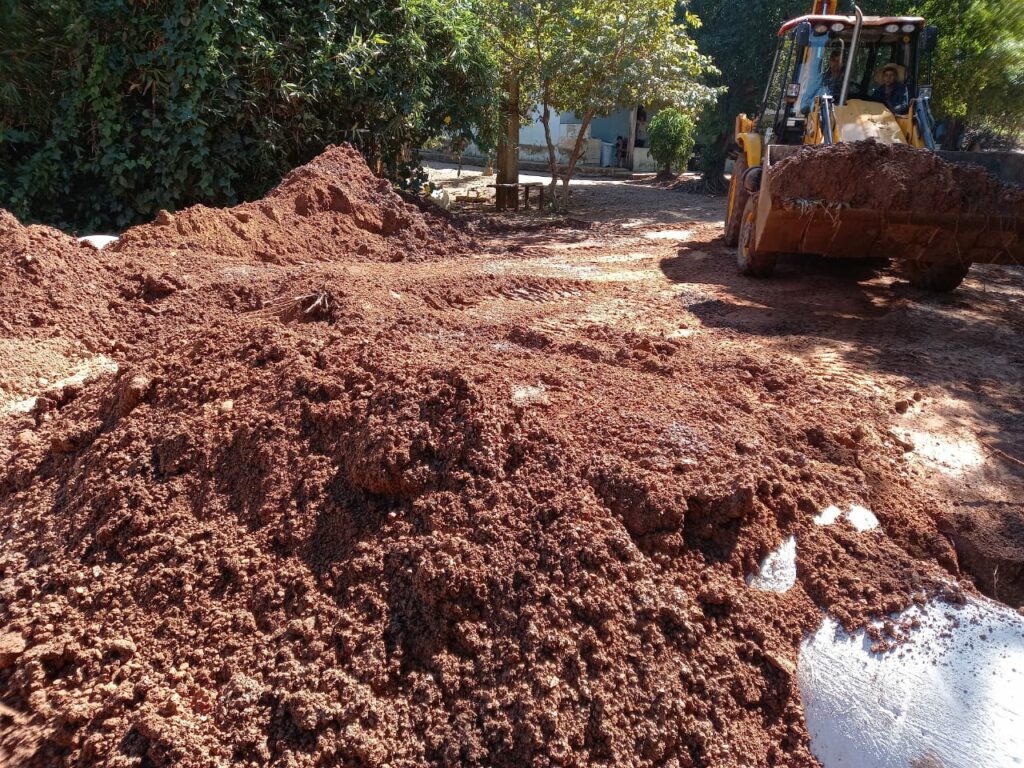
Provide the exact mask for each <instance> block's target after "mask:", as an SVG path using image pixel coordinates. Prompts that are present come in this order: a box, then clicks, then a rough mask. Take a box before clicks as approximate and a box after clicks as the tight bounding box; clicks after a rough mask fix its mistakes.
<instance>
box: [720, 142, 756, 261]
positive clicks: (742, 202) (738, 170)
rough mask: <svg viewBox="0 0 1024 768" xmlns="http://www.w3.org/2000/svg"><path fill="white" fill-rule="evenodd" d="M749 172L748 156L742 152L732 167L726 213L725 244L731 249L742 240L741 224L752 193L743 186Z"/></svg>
mask: <svg viewBox="0 0 1024 768" xmlns="http://www.w3.org/2000/svg"><path fill="white" fill-rule="evenodd" d="M746 170H747V156H746V155H745V154H744V153H743V151H742V149H741V150H740V154H739V156H738V157H737V158H736V162H735V163H733V166H732V179H731V180H730V181H729V203H728V207H727V208H726V213H725V244H726V245H728V246H729V247H730V248H733V247H735V246H736V243H737V242H739V239H740V223H741V222H742V219H743V208H744V207H745V206H746V204H747V198H749V197H750V193H749V192H747V188H746V187H744V186H743V174H744V173H746Z"/></svg>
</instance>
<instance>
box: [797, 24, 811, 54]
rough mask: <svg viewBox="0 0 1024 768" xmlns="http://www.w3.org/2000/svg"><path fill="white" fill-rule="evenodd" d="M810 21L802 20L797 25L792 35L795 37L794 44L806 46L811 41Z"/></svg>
mask: <svg viewBox="0 0 1024 768" xmlns="http://www.w3.org/2000/svg"><path fill="white" fill-rule="evenodd" d="M811 32H812V30H811V23H810V22H809V21H802V22H800V24H798V25H797V28H796V32H795V33H794V37H795V38H796V44H797V45H799V46H800V47H802V48H806V47H807V46H808V45H810V43H811Z"/></svg>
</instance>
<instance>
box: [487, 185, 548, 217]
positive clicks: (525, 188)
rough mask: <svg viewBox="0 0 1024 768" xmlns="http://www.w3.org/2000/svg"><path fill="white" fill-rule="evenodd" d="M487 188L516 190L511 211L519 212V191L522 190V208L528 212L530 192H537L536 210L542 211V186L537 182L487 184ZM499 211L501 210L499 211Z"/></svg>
mask: <svg viewBox="0 0 1024 768" xmlns="http://www.w3.org/2000/svg"><path fill="white" fill-rule="evenodd" d="M487 186H488V187H494V188H495V189H515V190H516V197H515V200H516V204H515V207H514V208H513V209H512V210H515V211H518V210H519V190H520V189H521V190H523V208H524V209H525V210H527V211H528V210H530V190H531V189H536V190H537V210H544V184H542V183H541V182H539V181H526V182H519V183H516V184H488V185H487ZM499 210H501V209H499Z"/></svg>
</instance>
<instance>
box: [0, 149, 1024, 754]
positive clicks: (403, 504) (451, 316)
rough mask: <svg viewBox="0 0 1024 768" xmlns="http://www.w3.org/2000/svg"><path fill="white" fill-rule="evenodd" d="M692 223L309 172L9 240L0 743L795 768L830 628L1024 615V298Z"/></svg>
mask: <svg viewBox="0 0 1024 768" xmlns="http://www.w3.org/2000/svg"><path fill="white" fill-rule="evenodd" d="M451 175H452V174H451V172H450V171H447V170H444V169H442V170H440V171H439V176H442V177H443V176H448V177H450V176H451ZM467 180H468V181H470V182H471V183H472V184H476V185H479V184H480V183H481V181H480V180H474V179H473V176H472V174H471V175H470V176H469V177H468V179H467ZM721 218H722V201H721V200H720V199H715V198H705V197H700V196H693V195H688V194H685V193H682V192H678V191H672V190H669V189H661V188H657V187H655V186H653V185H651V184H643V183H623V182H581V183H580V184H578V185H576V186H575V188H574V198H573V215H572V217H571V218H570V219H553V218H551V217H549V216H547V215H543V214H533V215H511V214H510V215H508V216H505V217H503V218H500V219H497V218H495V217H493V216H491V215H490V214H487V213H486V212H484V211H482V210H477V211H476V212H471V213H470V214H469V216H468V221H467V222H465V223H464V224H460V223H458V222H456V223H455V224H454V225H452V224H448V223H445V222H443V221H438V220H436V219H434V218H431V217H429V216H423V215H422V214H420V212H419V211H418V210H416V209H414V208H412V207H411V206H405V205H403V204H401V203H400V202H399V201H398V200H397V198H396V197H395V196H394V195H393V194H391V193H390V191H388V189H387V185H386V184H383V185H382V184H381V183H380V182H379V181H378V180H376V179H373V178H372V176H370V174H369V172H368V170H367V169H366V167H365V164H363V163H362V161H361V159H359V158H358V156H357V155H356V154H355V153H354V152H352V151H350V150H347V149H335V150H331V151H329V152H328V153H325V155H324V156H322V157H321V158H319V159H318V160H316V161H314V163H312V164H310V166H308V167H306V168H304V169H300V171H297V172H296V173H294V174H292V175H291V176H289V177H288V178H287V179H286V180H285V182H283V183H282V185H281V186H280V187H279V188H278V189H277V190H275V191H274V192H273V193H271V194H270V195H268V197H267V198H266V199H265V200H263V201H257V202H254V203H249V204H246V205H243V206H239V207H237V208H235V209H231V210H228V211H214V210H209V209H202V208H198V207H197V208H194V209H190V210H189V211H185V212H178V213H176V214H173V215H171V214H166V215H163V216H161V217H160V218H159V219H158V220H157V221H156V222H154V223H153V224H151V225H146V226H144V227H139V228H136V229H134V230H131V231H130V232H129V233H126V234H125V236H124V237H123V238H122V240H121V242H119V243H118V244H117V245H116V246H115V247H114V248H113V249H111V250H109V251H106V250H105V251H101V252H94V251H89V250H86V249H81V248H79V247H78V246H77V244H76V243H75V242H74V241H73V240H70V239H69V238H65V237H63V236H61V235H60V234H59V233H55V232H53V231H49V230H36V229H26V228H24V227H21V226H20V225H18V224H17V222H14V221H13V220H12V219H10V217H7V218H6V219H0V225H2V226H0V245H3V246H4V249H3V252H2V253H0V257H3V258H6V259H7V261H5V262H3V265H2V266H3V268H4V269H5V270H6V271H5V275H6V276H7V277H8V278H9V279H5V282H4V283H3V284H0V324H2V326H0V327H3V329H4V331H5V333H6V336H5V337H4V340H3V345H4V346H2V347H0V383H2V385H3V388H2V390H0V395H2V397H3V398H4V400H3V401H2V403H0V407H3V408H4V411H5V416H6V418H5V419H4V420H3V421H2V422H0V534H2V536H3V539H4V543H5V545H6V546H5V547H4V549H3V550H2V551H0V704H2V705H3V708H2V709H0V761H2V760H3V759H8V760H9V761H11V762H13V763H15V764H19V765H27V766H43V765H46V766H52V765H104V766H127V765H151V766H164V765H172V764H173V765H177V766H181V765H185V766H192V765H195V766H200V765H202V766H207V765H228V764H231V765H253V766H255V765H261V766H262V765H289V766H293V765H294V766H315V765H324V764H346V765H348V764H351V765H371V766H378V767H380V768H383V766H385V765H388V766H419V765H425V764H429V765H480V766H483V765H488V766H499V765H500V766H506V765H507V766H521V765H536V766H550V765H574V766H585V765H598V764H602V765H616V766H620V765H621V766H655V765H659V766H660V765H665V766H695V765H700V766H704V765H708V766H710V765H714V766H740V765H757V766H768V765H791V766H805V765H808V764H813V757H812V756H811V754H810V752H809V741H808V734H807V731H806V727H805V723H804V719H803V710H802V705H801V701H800V695H799V692H798V690H797V688H796V686H795V684H794V679H793V678H794V670H795V664H796V660H797V652H798V648H799V646H800V643H801V641H802V639H803V638H804V637H805V635H806V634H807V633H808V632H811V631H814V630H816V629H817V628H818V627H819V626H820V624H821V620H822V614H823V612H825V613H827V614H828V615H830V616H831V617H833V618H834V619H836V620H837V621H839V622H840V623H842V624H843V625H845V626H847V627H849V628H852V627H857V626H863V625H864V624H865V623H866V622H867V621H868V620H869V619H870V618H872V617H877V616H879V615H883V614H888V613H892V612H895V611H898V610H901V609H902V608H905V607H907V606H908V605H911V604H914V603H920V602H923V601H925V600H927V599H931V598H937V599H945V600H949V601H956V600H958V599H960V598H961V597H962V595H963V593H964V592H971V591H972V590H973V589H974V587H973V586H972V583H971V581H970V579H969V578H966V577H965V575H966V574H969V575H973V576H974V577H975V578H976V580H977V583H978V586H979V588H981V589H982V590H984V591H987V592H989V593H990V594H993V595H996V596H998V598H999V599H1001V600H1004V601H1005V602H1007V603H1009V604H1011V605H1014V606H1017V605H1019V604H1020V602H1021V599H1022V597H1021V586H1022V583H1021V571H1020V563H1021V560H1022V558H1021V551H1020V547H1021V542H1022V541H1024V537H1022V536H1021V535H1020V534H1021V531H1020V521H1021V518H1022V510H1021V507H1020V499H1021V498H1024V494H1022V493H1021V490H1022V478H1024V475H1022V473H1021V468H1020V467H1019V466H1018V465H1017V464H1016V463H1014V462H1015V461H1016V459H1017V458H1020V456H1021V454H1022V453H1024V431H1022V430H1024V424H1022V419H1021V410H1022V406H1024V403H1022V399H1021V398H1022V392H1021V389H1020V378H1021V377H1020V374H1021V371H1022V370H1024V359H1022V357H1021V355H1022V352H1021V348H1020V345H1019V343H1018V342H1017V337H1018V335H1019V330H1020V328H1021V325H1022V323H1021V320H1022V319H1024V318H1022V314H1024V307H1022V303H1021V301H1020V297H1021V293H1022V279H1021V275H1020V274H1019V273H1013V272H1012V271H1010V270H1004V269H989V270H986V271H979V272H978V273H977V274H976V275H974V276H973V277H972V278H971V279H970V280H969V281H968V282H967V283H966V285H965V287H964V288H962V289H961V290H960V291H958V292H956V293H955V294H952V295H951V296H947V297H934V296H927V295H924V294H921V293H919V292H917V291H912V290H910V289H909V288H907V287H906V286H905V285H904V284H902V283H900V282H899V281H898V280H897V279H896V278H894V277H891V276H887V275H875V276H868V277H867V278H866V279H861V280H858V275H856V274H855V271H856V270H855V269H854V268H851V267H849V266H844V265H828V264H822V263H819V262H815V261H813V260H802V261H799V262H784V263H783V264H782V265H781V268H780V270H779V276H778V277H777V278H776V279H773V280H771V281H767V282H754V281H750V280H747V279H743V278H740V277H738V276H736V275H735V270H734V268H733V265H732V260H731V256H730V254H729V253H728V251H727V250H726V249H725V248H724V247H723V246H722V244H721V239H720V236H721V232H722V222H721ZM861 277H862V276H861ZM1015 457H1016V458H1015ZM839 508H842V509H847V510H849V514H847V515H846V516H845V517H844V516H841V515H839V512H840V509H839ZM830 510H834V511H835V514H833V513H831V512H830ZM855 510H859V511H858V512H857V514H856V515H854V511H855ZM787 548H788V549H789V551H791V552H792V553H793V557H794V558H795V564H794V565H793V567H792V569H787V568H781V569H779V571H780V572H779V573H769V571H771V570H772V569H771V568H768V567H767V566H766V565H765V564H766V563H767V562H769V560H766V558H769V555H771V554H772V553H773V552H776V551H779V550H780V549H781V550H786V549H787ZM904 629H905V628H901V627H896V626H887V627H884V628H883V629H881V630H875V631H874V633H873V636H872V637H873V640H874V641H875V642H876V645H877V650H879V651H885V650H887V649H888V648H889V647H890V646H892V645H895V644H898V643H899V642H900V637H901V635H902V634H903V633H904Z"/></svg>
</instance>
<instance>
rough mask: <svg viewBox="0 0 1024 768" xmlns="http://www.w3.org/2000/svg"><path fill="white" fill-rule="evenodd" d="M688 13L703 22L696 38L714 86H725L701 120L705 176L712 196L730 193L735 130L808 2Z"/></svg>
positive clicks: (697, 1)
mask: <svg viewBox="0 0 1024 768" xmlns="http://www.w3.org/2000/svg"><path fill="white" fill-rule="evenodd" d="M687 7H688V8H689V10H690V11H691V12H693V13H695V14H697V15H698V16H699V17H700V19H701V22H702V23H701V26H700V27H698V28H697V29H696V31H695V32H694V37H695V38H696V41H697V45H698V46H699V48H700V50H701V52H702V53H704V54H706V55H708V56H710V57H711V58H712V59H713V60H714V62H715V66H716V67H717V68H718V70H719V72H720V74H719V75H718V76H715V77H712V78H711V80H710V82H711V83H712V84H715V85H720V86H724V91H723V92H722V93H721V95H720V96H719V98H718V99H717V100H716V101H715V102H714V103H713V104H712V105H710V106H709V107H708V108H707V109H706V110H705V111H704V112H703V114H702V115H701V120H700V126H699V131H700V134H701V136H702V137H703V139H704V140H703V142H702V143H703V145H704V149H703V151H702V153H701V173H702V174H703V179H704V184H705V185H706V186H707V188H708V189H709V190H710V191H716V192H717V191H721V190H724V189H725V178H724V173H725V161H726V157H727V156H728V153H729V150H730V149H731V147H732V145H733V131H734V128H733V125H734V123H735V119H736V115H738V114H739V113H741V112H746V113H748V114H753V113H754V112H756V111H757V109H759V108H760V98H761V95H762V94H763V93H764V87H765V82H766V80H767V79H768V74H769V70H770V69H771V64H772V57H773V55H774V53H775V46H776V43H777V41H778V37H777V32H778V29H779V27H780V26H781V25H782V23H783V22H784V21H786V20H787V19H789V18H792V17H793V16H798V15H800V14H801V13H806V12H807V11H808V10H810V3H809V2H808V0H782V2H779V1H778V0H748V1H745V2H740V1H739V0H725V2H723V1H722V0H690V2H689V3H688V5H687Z"/></svg>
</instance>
